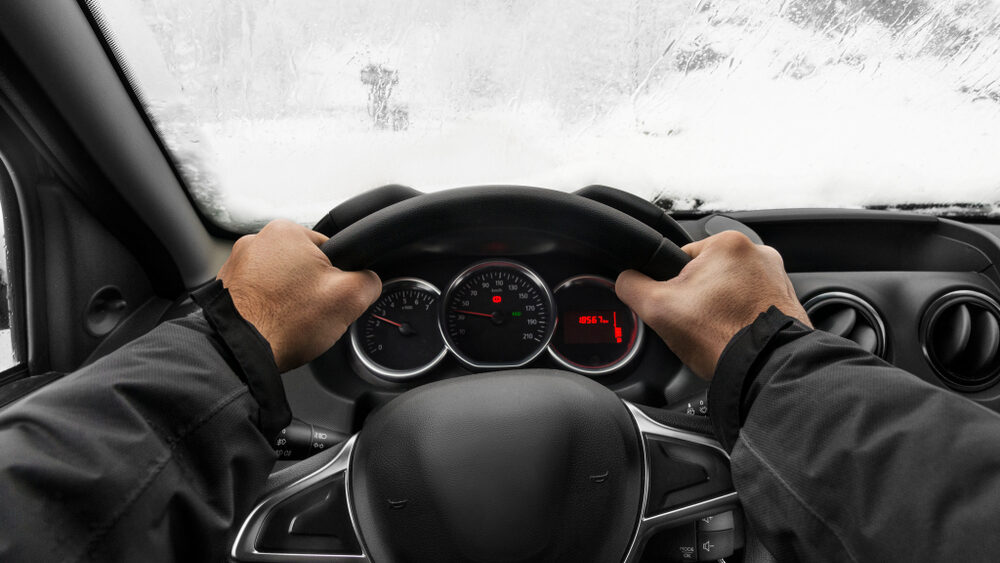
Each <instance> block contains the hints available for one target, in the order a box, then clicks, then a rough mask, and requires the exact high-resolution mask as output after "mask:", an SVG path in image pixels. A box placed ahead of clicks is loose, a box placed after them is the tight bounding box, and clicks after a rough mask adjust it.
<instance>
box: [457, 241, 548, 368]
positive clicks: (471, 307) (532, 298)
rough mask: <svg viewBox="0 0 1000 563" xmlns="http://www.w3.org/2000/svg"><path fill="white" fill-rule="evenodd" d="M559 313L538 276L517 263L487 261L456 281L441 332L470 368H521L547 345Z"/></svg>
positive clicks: (469, 270) (460, 275)
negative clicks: (556, 312)
mask: <svg viewBox="0 0 1000 563" xmlns="http://www.w3.org/2000/svg"><path fill="white" fill-rule="evenodd" d="M554 308H555V306H554V303H553V300H552V294H551V293H550V292H549V289H548V287H546V285H545V283H544V282H542V280H541V278H540V277H539V276H538V274H536V273H534V272H533V271H531V270H529V269H528V268H527V267H525V266H523V265H521V264H518V263H516V262H507V261H489V262H483V263H480V264H476V265H475V266H472V267H470V268H469V269H467V270H466V271H464V272H462V273H461V274H459V275H458V277H457V278H455V281H453V282H452V284H451V286H450V287H449V289H448V291H447V293H446V294H445V298H444V301H443V307H442V310H441V332H442V335H443V336H444V340H445V344H446V345H447V346H448V348H449V349H451V351H452V353H454V354H455V356H456V357H457V358H458V359H460V360H461V361H462V362H463V363H465V364H466V365H468V366H469V367H472V368H477V369H496V368H513V367H520V366H523V365H525V364H527V363H528V362H530V361H531V360H533V359H535V357H537V356H538V354H540V353H541V352H542V350H544V349H545V347H546V346H547V345H548V343H549V339H550V338H551V337H552V330H553V326H554V324H555V323H554V318H555V311H554Z"/></svg>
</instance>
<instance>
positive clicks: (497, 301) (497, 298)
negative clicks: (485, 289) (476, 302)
mask: <svg viewBox="0 0 1000 563" xmlns="http://www.w3.org/2000/svg"><path fill="white" fill-rule="evenodd" d="M501 301H503V299H502V298H501V297H500V296H499V295H494V296H493V302H494V303H499V302H501Z"/></svg>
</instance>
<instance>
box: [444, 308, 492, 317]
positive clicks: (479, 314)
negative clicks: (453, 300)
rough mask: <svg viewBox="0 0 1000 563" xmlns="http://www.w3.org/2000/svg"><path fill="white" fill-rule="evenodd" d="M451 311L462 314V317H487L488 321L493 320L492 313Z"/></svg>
mask: <svg viewBox="0 0 1000 563" xmlns="http://www.w3.org/2000/svg"><path fill="white" fill-rule="evenodd" d="M452 311H455V312H456V313H462V314H463V315H475V316H477V317H487V318H490V319H492V318H493V314H492V313H477V312H475V311H463V310H461V309H452Z"/></svg>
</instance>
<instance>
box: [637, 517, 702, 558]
mask: <svg viewBox="0 0 1000 563" xmlns="http://www.w3.org/2000/svg"><path fill="white" fill-rule="evenodd" d="M646 555H647V557H644V558H643V559H642V560H643V561H646V560H647V559H650V560H652V559H653V557H655V556H659V557H663V558H664V559H665V560H666V561H667V562H668V563H686V562H688V561H698V535H697V534H696V533H695V529H694V526H693V525H691V524H685V525H683V526H678V527H676V528H671V529H669V530H665V531H663V532H661V533H659V534H657V535H656V536H654V537H653V538H651V539H650V541H649V544H648V545H647V546H646Z"/></svg>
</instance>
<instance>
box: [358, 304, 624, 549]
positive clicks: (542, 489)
mask: <svg viewBox="0 0 1000 563" xmlns="http://www.w3.org/2000/svg"><path fill="white" fill-rule="evenodd" d="M504 296H505V297H506V294H504ZM639 439H640V437H639V434H638V432H637V430H636V427H635V425H634V423H633V420H632V418H631V415H630V414H629V411H628V409H627V407H626V406H625V404H624V403H623V402H622V401H621V400H620V399H619V398H618V397H617V396H616V395H615V394H614V393H613V392H612V391H610V390H608V389H607V388H606V387H604V386H602V385H600V384H598V383H596V382H595V381H592V380H590V379H588V378H586V377H582V376H580V375H576V374H571V373H567V372H564V371H554V370H520V371H503V372H493V373H484V374H473V375H467V376H464V377H459V378H453V379H447V380H444V381H439V382H436V383H430V384H428V385H424V386H421V387H418V388H416V389H413V390H411V391H409V392H407V393H405V394H403V395H401V396H399V397H397V398H396V399H394V400H393V401H392V403H390V404H389V405H388V406H386V407H384V408H382V409H380V410H378V411H376V412H375V413H374V414H373V415H372V416H371V417H370V418H369V419H368V421H367V422H366V424H365V426H364V428H363V429H362V431H361V433H360V434H359V436H358V441H357V446H356V448H355V450H354V456H353V458H352V460H351V472H350V482H351V498H352V500H353V505H352V506H353V508H354V514H355V515H356V518H357V523H358V527H359V529H360V531H361V535H362V537H363V538H364V543H365V548H366V550H367V551H368V555H369V557H370V558H371V560H372V561H519V562H522V563H532V562H538V563H541V562H547V561H621V560H622V556H623V554H624V553H626V551H627V549H628V548H629V546H630V545H631V542H632V538H633V533H634V530H635V526H636V516H637V515H638V513H639V506H640V505H641V502H642V492H643V478H642V449H641V442H640V441H639ZM403 499H405V500H406V501H407V504H406V506H405V508H403V509H398V508H395V507H394V506H393V504H392V502H393V501H400V500H403Z"/></svg>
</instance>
